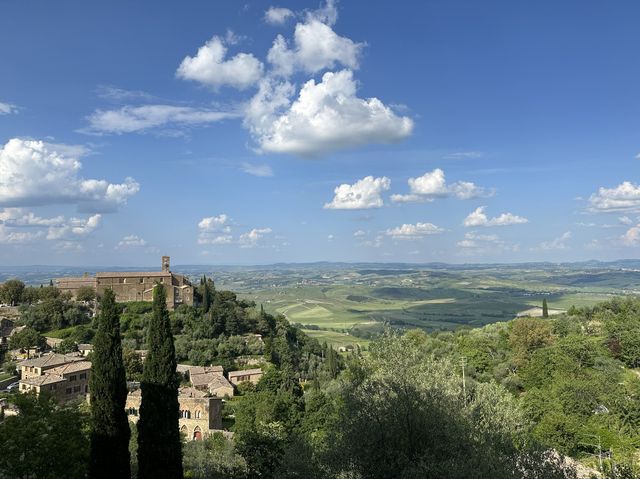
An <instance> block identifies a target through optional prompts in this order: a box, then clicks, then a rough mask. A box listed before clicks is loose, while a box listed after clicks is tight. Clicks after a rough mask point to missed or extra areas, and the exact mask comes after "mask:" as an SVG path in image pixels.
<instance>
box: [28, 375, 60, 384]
mask: <svg viewBox="0 0 640 479" xmlns="http://www.w3.org/2000/svg"><path fill="white" fill-rule="evenodd" d="M65 381H66V379H65V378H62V377H60V376H57V375H55V374H43V375H42V376H35V377H32V378H28V379H21V380H20V384H23V383H24V384H28V385H30V386H45V385H47V384H56V383H63V382H65Z"/></svg>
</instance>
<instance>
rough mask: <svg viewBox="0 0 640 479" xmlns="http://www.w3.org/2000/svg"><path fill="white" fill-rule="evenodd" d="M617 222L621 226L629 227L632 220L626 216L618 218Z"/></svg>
mask: <svg viewBox="0 0 640 479" xmlns="http://www.w3.org/2000/svg"><path fill="white" fill-rule="evenodd" d="M618 221H619V222H620V223H621V224H623V225H627V226H628V225H631V224H633V220H632V219H631V218H629V217H628V216H621V217H620V218H618Z"/></svg>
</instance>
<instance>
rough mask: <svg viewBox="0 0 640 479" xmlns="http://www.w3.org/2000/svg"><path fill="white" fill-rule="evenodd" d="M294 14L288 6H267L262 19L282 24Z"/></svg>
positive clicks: (270, 22) (273, 23) (271, 23)
mask: <svg viewBox="0 0 640 479" xmlns="http://www.w3.org/2000/svg"><path fill="white" fill-rule="evenodd" d="M294 16H295V14H294V13H293V12H292V11H291V10H289V9H288V8H282V7H269V9H268V10H267V11H266V12H264V21H265V22H267V23H268V24H270V25H284V24H285V23H286V21H287V20H288V19H289V18H291V17H294Z"/></svg>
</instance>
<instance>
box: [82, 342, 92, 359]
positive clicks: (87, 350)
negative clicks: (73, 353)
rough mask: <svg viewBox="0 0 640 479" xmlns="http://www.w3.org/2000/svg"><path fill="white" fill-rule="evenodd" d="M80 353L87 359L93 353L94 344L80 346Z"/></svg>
mask: <svg viewBox="0 0 640 479" xmlns="http://www.w3.org/2000/svg"><path fill="white" fill-rule="evenodd" d="M78 352H79V353H80V354H82V355H83V356H84V357H85V358H86V357H87V356H89V353H92V352H93V344H78Z"/></svg>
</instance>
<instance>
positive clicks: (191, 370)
mask: <svg viewBox="0 0 640 479" xmlns="http://www.w3.org/2000/svg"><path fill="white" fill-rule="evenodd" d="M18 367H19V370H20V376H21V378H20V382H19V387H18V390H19V391H20V392H22V393H28V392H31V391H33V392H35V393H36V394H40V393H42V392H46V393H48V394H50V395H51V396H53V397H54V398H55V399H56V400H57V401H58V402H60V403H66V402H69V401H74V400H86V401H89V400H90V396H89V393H90V392H89V379H90V377H91V362H89V361H87V358H86V357H85V356H84V355H83V354H82V353H80V352H78V353H72V354H57V353H47V354H43V355H42V356H39V357H36V358H32V359H27V360H25V361H22V362H21V363H19V364H18ZM177 371H178V372H180V373H182V374H183V375H184V376H185V378H187V379H188V381H189V383H190V385H189V386H187V387H181V388H180V389H179V390H178V403H179V408H180V418H179V427H180V431H181V432H182V433H183V434H184V435H185V437H186V438H187V440H200V439H202V438H203V437H204V436H206V435H208V434H211V433H213V432H215V431H221V430H222V407H223V401H224V399H226V398H230V397H233V394H234V385H238V384H240V383H241V382H244V381H249V382H252V383H254V384H255V383H257V382H258V381H259V380H260V378H261V377H262V374H263V373H262V369H248V370H244V371H232V372H230V373H228V378H229V379H227V378H226V377H225V375H224V369H223V368H222V366H191V365H182V364H179V365H178V368H177ZM141 402H142V392H141V390H140V384H139V383H129V394H128V395H127V401H126V405H125V409H126V411H127V415H128V417H129V420H130V421H131V422H134V423H135V422H137V421H138V418H139V411H140V404H141Z"/></svg>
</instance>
